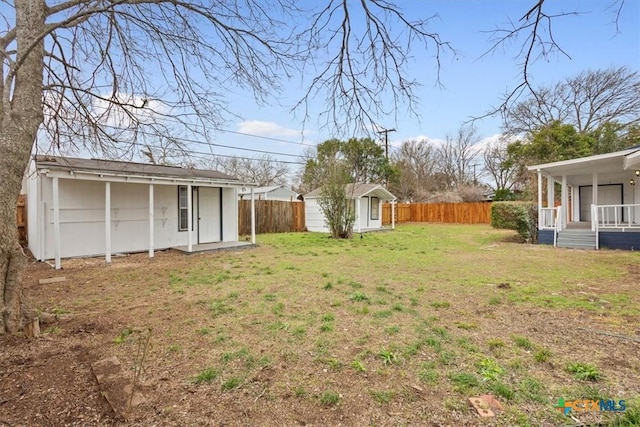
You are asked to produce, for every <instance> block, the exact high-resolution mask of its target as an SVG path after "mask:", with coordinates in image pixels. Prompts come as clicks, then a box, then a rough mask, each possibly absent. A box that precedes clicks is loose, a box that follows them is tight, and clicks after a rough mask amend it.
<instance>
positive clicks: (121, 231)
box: [25, 155, 255, 268]
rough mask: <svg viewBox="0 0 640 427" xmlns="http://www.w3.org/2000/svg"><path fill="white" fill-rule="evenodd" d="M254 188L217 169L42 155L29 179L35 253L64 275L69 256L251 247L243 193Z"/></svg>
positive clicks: (31, 237) (108, 256) (30, 235)
mask: <svg viewBox="0 0 640 427" xmlns="http://www.w3.org/2000/svg"><path fill="white" fill-rule="evenodd" d="M248 186H250V185H248V184H244V183H242V182H240V181H239V180H238V179H237V178H234V177H232V176H229V175H226V174H223V173H220V172H217V171H212V170H199V169H188V168H181V167H174V166H162V165H151V164H143V163H132V162H121V161H111V160H97V159H80V158H70V157H58V156H43V155H38V156H35V157H34V158H33V160H32V162H31V165H30V167H29V170H28V172H27V176H26V177H25V191H26V194H27V215H28V224H29V225H28V242H29V250H30V251H31V253H32V254H33V256H34V257H35V258H36V259H37V260H40V261H44V260H49V259H53V260H55V267H56V268H60V259H61V258H69V257H85V256H105V258H106V261H107V262H110V261H111V256H112V254H116V253H129V252H143V251H144V252H146V251H148V252H149V256H150V257H152V256H153V254H154V251H155V250H159V249H167V248H176V249H179V250H183V251H185V252H194V251H198V250H210V249H216V248H226V247H235V246H243V245H247V242H240V241H239V239H238V191H239V190H241V189H242V188H243V187H244V188H246V187H248ZM253 219H254V217H253V216H252V220H253ZM253 230H255V227H253ZM252 234H253V238H252V241H253V242H254V243H255V232H254V233H252Z"/></svg>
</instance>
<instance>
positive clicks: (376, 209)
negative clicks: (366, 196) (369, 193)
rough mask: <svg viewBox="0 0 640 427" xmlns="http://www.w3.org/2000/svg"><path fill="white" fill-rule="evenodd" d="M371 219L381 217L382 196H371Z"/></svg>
mask: <svg viewBox="0 0 640 427" xmlns="http://www.w3.org/2000/svg"><path fill="white" fill-rule="evenodd" d="M371 219H376V220H377V219H380V198H378V197H372V198H371Z"/></svg>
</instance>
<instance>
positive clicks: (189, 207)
mask: <svg viewBox="0 0 640 427" xmlns="http://www.w3.org/2000/svg"><path fill="white" fill-rule="evenodd" d="M191 191H192V187H191V184H189V185H187V252H192V251H193V235H192V234H193V233H192V230H191V229H192V228H193V195H192V194H191Z"/></svg>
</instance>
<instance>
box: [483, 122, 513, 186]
mask: <svg viewBox="0 0 640 427" xmlns="http://www.w3.org/2000/svg"><path fill="white" fill-rule="evenodd" d="M509 142H510V141H509V138H508V137H507V136H504V135H503V136H502V137H501V138H500V139H499V140H497V141H494V142H491V143H490V144H488V145H487V146H486V147H485V149H484V152H483V153H482V155H483V158H484V167H483V169H484V173H485V175H487V176H489V177H490V179H491V182H490V184H489V185H490V186H491V188H492V189H493V190H494V191H496V190H500V189H506V190H512V189H513V187H514V185H515V183H516V179H517V177H518V173H519V169H520V164H519V163H518V162H515V161H514V160H513V159H512V157H511V156H510V155H509V152H508V150H507V147H508V145H509Z"/></svg>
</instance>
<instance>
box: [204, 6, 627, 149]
mask: <svg viewBox="0 0 640 427" xmlns="http://www.w3.org/2000/svg"><path fill="white" fill-rule="evenodd" d="M399 4H400V6H401V7H402V9H403V10H404V11H405V12H406V14H407V16H408V17H410V18H418V17H424V18H426V17H429V16H432V15H434V14H437V15H438V17H437V18H435V19H433V20H432V23H431V27H430V28H431V29H432V30H433V31H434V32H438V33H439V34H440V36H441V37H442V39H443V40H445V41H448V42H450V43H451V45H452V47H453V48H454V49H455V50H456V54H455V55H454V54H446V55H445V56H444V57H443V59H442V64H441V69H440V82H441V84H442V85H443V87H437V86H436V84H435V82H436V68H435V61H434V60H433V58H432V57H431V55H432V53H431V52H424V51H419V50H415V51H413V52H412V53H411V55H412V57H413V62H412V66H411V70H412V73H413V77H414V78H416V79H417V80H418V81H419V82H420V83H421V84H422V86H421V87H420V88H419V90H418V91H417V93H416V94H417V96H418V98H419V99H420V107H419V114H420V116H419V117H418V118H414V117H409V116H407V115H404V114H402V115H401V116H400V117H399V119H398V121H397V122H394V121H393V118H392V117H390V118H389V120H388V121H387V122H382V123H380V125H381V126H384V127H387V128H395V129H397V131H396V132H394V133H390V134H389V138H390V140H391V142H392V144H393V145H397V144H399V143H400V142H401V141H403V140H407V139H415V138H423V137H426V138H428V139H431V140H441V139H444V138H445V136H446V135H447V134H454V133H455V131H456V130H457V129H458V127H459V126H460V125H461V124H462V123H463V122H465V121H467V120H469V119H470V118H471V117H474V116H481V115H483V114H484V113H486V112H487V111H488V110H489V109H491V107H492V106H495V105H498V104H499V103H500V101H501V99H502V96H503V94H504V93H505V92H507V91H509V90H510V89H513V88H514V87H515V86H516V85H517V84H518V83H519V82H520V80H519V79H520V78H521V75H520V72H521V69H520V60H518V59H515V56H516V54H517V51H518V49H519V46H520V45H519V44H518V43H517V42H515V43H513V44H512V45H507V46H504V47H501V48H499V49H497V50H496V51H494V52H492V53H490V54H488V55H486V56H482V55H483V54H484V53H485V52H486V51H487V50H488V49H489V47H490V46H491V41H490V38H491V34H490V33H488V31H491V30H493V29H495V28H498V27H502V28H504V27H506V26H508V23H509V21H510V20H513V21H516V20H517V19H519V18H520V17H521V16H522V15H523V14H524V13H526V11H528V9H529V8H530V7H531V6H532V4H534V1H533V0H515V1H514V0H511V1H504V0H486V1H480V0H475V1H471V0H448V1H447V0H444V1H432V0H429V1H415V0H414V1H409V0H401V1H399ZM546 4H547V6H546V7H549V8H551V7H553V8H555V9H549V12H554V13H557V12H562V11H564V12H572V11H578V12H581V14H580V15H578V16H573V15H571V16H565V17H561V18H558V19H557V20H555V21H554V24H553V25H554V26H553V34H554V37H555V39H556V42H557V43H558V44H559V45H560V46H561V47H562V49H564V50H565V51H566V52H567V53H568V55H569V56H570V58H569V57H567V56H564V55H561V54H556V55H554V56H552V57H551V58H549V59H548V60H544V59H539V60H537V61H536V62H535V63H534V64H533V66H532V68H531V70H532V71H531V74H532V77H533V79H532V81H533V82H534V84H535V85H550V84H552V83H554V82H557V81H560V80H562V79H564V78H566V77H570V76H574V75H576V74H578V73H580V72H581V71H583V70H586V69H604V68H608V67H618V66H623V65H624V66H627V67H629V68H630V69H632V70H640V0H626V1H625V3H624V7H623V11H622V15H621V16H620V19H619V21H618V25H617V27H616V25H615V23H614V20H615V11H616V9H614V8H612V6H615V2H614V1H611V2H609V1H602V0H600V1H596V0H547V3H546ZM297 86H298V85H296V84H291V85H290V89H288V90H287V91H286V92H285V93H283V95H282V97H281V99H280V104H282V106H278V105H271V106H269V107H258V106H256V105H255V103H254V102H253V100H252V99H251V97H250V96H249V95H245V94H239V93H236V94H233V95H232V97H231V98H232V99H230V102H231V105H230V107H231V110H232V111H235V112H238V113H239V114H240V115H241V116H242V118H241V119H239V120H232V121H230V122H228V123H227V124H226V125H225V126H224V128H225V129H229V130H232V131H236V132H243V133H248V134H255V135H260V136H263V137H270V138H276V139H283V140H286V141H292V142H297V143H299V144H288V143H284V142H276V141H270V140H266V139H259V138H250V137H244V136H242V135H238V134H232V133H227V132H219V133H217V134H216V141H212V142H215V143H219V144H226V145H232V146H238V147H242V148H253V149H261V150H269V151H274V152H285V153H289V154H299V153H301V152H302V151H303V150H304V148H305V146H307V145H314V144H316V143H319V142H322V141H323V140H325V139H328V138H330V137H332V136H333V135H331V134H327V133H326V132H323V131H322V130H321V129H320V127H319V126H318V123H317V122H316V121H315V120H314V118H313V117H311V119H310V120H309V121H308V122H307V123H306V124H305V126H304V132H303V130H302V129H303V126H302V125H301V123H300V120H299V118H296V117H295V116H294V115H293V114H291V113H290V111H289V110H288V108H287V105H291V104H292V103H293V102H294V101H295V100H296V99H298V97H299V96H300V92H299V91H297V90H295V88H296V87H297ZM317 108H318V111H319V110H320V109H321V107H320V106H318V107H317ZM475 125H476V127H477V129H478V132H479V136H480V137H482V138H491V137H492V136H495V135H496V134H499V133H500V118H499V117H489V118H485V119H482V120H479V121H476V122H475ZM218 152H219V153H221V154H232V155H239V156H254V155H255V154H252V153H248V152H245V151H239V150H230V149H219V151H218ZM275 157H278V156H275ZM279 158H280V159H282V160H292V158H287V157H279Z"/></svg>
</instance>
